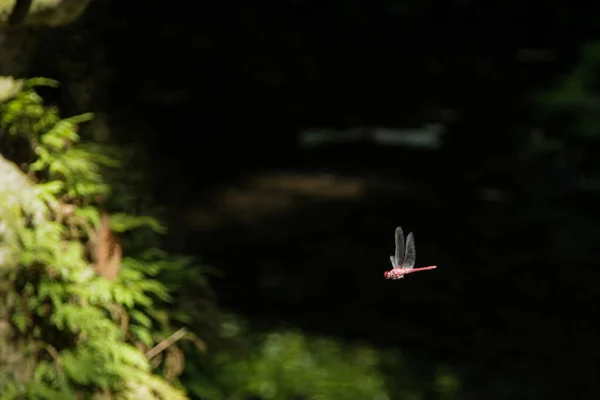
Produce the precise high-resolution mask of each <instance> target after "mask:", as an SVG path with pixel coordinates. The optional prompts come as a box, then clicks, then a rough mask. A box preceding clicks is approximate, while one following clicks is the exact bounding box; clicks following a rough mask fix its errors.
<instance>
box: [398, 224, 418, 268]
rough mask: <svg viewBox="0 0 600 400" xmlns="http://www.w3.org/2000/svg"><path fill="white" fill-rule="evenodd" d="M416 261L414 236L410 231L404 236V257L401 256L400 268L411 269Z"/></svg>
mask: <svg viewBox="0 0 600 400" xmlns="http://www.w3.org/2000/svg"><path fill="white" fill-rule="evenodd" d="M416 261H417V253H416V250H415V237H414V235H413V234H412V232H411V233H409V234H408V236H407V237H406V248H405V250H404V257H403V258H402V264H401V265H402V268H404V269H413V267H414V266H415V262H416Z"/></svg>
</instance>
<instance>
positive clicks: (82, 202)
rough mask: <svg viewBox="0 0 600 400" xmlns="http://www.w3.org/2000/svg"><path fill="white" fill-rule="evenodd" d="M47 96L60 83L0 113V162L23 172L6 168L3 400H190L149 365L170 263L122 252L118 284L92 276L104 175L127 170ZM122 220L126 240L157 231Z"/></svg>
mask: <svg viewBox="0 0 600 400" xmlns="http://www.w3.org/2000/svg"><path fill="white" fill-rule="evenodd" d="M39 85H48V86H56V82H53V81H50V80H45V79H32V80H29V81H25V82H24V83H23V90H22V91H21V92H19V93H17V94H16V95H15V96H13V97H12V98H11V99H10V100H8V101H6V102H5V103H3V104H2V105H1V106H0V129H1V130H0V143H1V148H2V149H3V156H4V157H8V158H10V160H11V161H13V162H14V163H16V164H17V165H19V166H21V168H22V169H23V171H21V170H20V169H19V168H18V167H17V165H15V164H13V163H12V162H11V161H9V160H8V159H7V158H4V157H3V158H2V159H1V160H0V165H1V166H2V167H1V169H2V171H3V173H2V175H0V208H1V213H0V214H1V215H2V220H1V222H0V226H1V231H0V233H1V238H2V240H1V242H0V249H1V250H0V251H1V252H0V273H1V274H2V279H1V284H0V295H1V296H2V302H1V306H0V324H1V326H2V330H1V335H0V363H2V366H1V367H0V371H1V372H0V391H1V392H2V393H3V398H7V399H10V398H22V397H23V396H25V397H27V398H36V399H56V398H61V399H69V398H80V396H82V395H83V394H86V395H91V394H93V395H94V398H140V396H142V397H144V398H148V399H152V398H157V399H158V398H162V399H178V398H185V396H184V394H183V392H182V391H181V390H179V389H177V388H176V387H175V386H173V385H172V384H170V383H169V382H168V381H166V380H165V379H163V378H161V377H160V376H158V375H155V374H153V373H152V372H151V362H150V361H152V360H148V359H147V358H146V355H145V352H146V351H147V350H148V349H150V348H151V347H153V346H154V345H156V344H157V343H158V342H160V341H161V340H162V339H164V338H165V337H166V336H167V334H168V332H170V331H171V330H172V329H170V319H169V317H168V313H167V311H166V308H165V306H166V304H167V303H168V301H169V300H170V296H169V294H168V292H167V289H166V288H165V286H164V285H163V284H161V283H160V282H159V281H158V280H156V279H155V278H154V276H155V275H156V274H158V273H159V272H160V270H161V267H162V264H161V262H162V261H164V260H165V259H166V258H168V256H167V255H166V254H164V253H153V252H152V249H147V248H145V246H143V245H141V246H140V245H137V246H135V245H133V246H132V245H131V244H130V243H128V242H127V240H124V243H123V246H124V248H125V253H126V254H128V257H125V259H124V260H123V262H122V265H121V274H120V276H119V277H118V279H117V280H116V281H114V282H111V281H108V280H106V279H104V278H100V277H97V276H96V275H95V274H94V272H93V269H92V267H91V266H90V261H89V255H88V249H87V247H88V246H89V243H90V241H91V242H93V240H94V234H95V229H96V227H97V225H98V222H99V220H100V211H99V210H98V208H97V206H94V205H93V203H92V199H93V198H94V197H95V196H98V195H101V196H107V195H109V194H110V184H109V183H108V182H106V181H104V178H103V174H102V170H103V169H105V168H114V167H117V166H118V165H119V160H118V158H112V157H110V156H109V155H110V154H115V151H112V150H111V149H110V148H104V149H103V148H100V147H97V146H95V147H90V146H86V145H85V144H84V143H81V142H80V137H79V135H78V133H77V130H78V125H79V123H81V122H83V121H86V120H89V119H90V118H91V115H82V116H76V117H71V118H61V117H60V116H59V112H58V110H57V109H56V108H55V107H49V106H46V105H44V102H43V100H42V98H41V97H40V96H39V95H38V94H37V93H36V91H35V87H36V86H39ZM115 220H116V224H117V226H118V228H119V231H127V230H131V229H135V228H138V227H140V226H149V227H151V228H159V226H160V225H159V224H158V222H156V221H154V220H152V219H150V218H149V217H141V218H137V217H134V216H132V215H121V216H120V217H118V218H116V219H115ZM159 230H160V229H159ZM192 336H193V335H192ZM171 351H172V350H171ZM181 362H182V361H180V363H181ZM174 368H175V369H176V368H177V366H176V365H175V366H173V365H171V369H174ZM168 369H169V367H165V368H164V370H165V371H166V372H168Z"/></svg>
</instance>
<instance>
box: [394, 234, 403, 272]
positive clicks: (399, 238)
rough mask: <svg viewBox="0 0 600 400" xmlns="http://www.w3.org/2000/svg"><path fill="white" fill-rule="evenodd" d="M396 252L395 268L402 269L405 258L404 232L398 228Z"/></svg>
mask: <svg viewBox="0 0 600 400" xmlns="http://www.w3.org/2000/svg"><path fill="white" fill-rule="evenodd" d="M395 236H396V252H395V253H394V268H400V265H401V264H402V259H403V258H404V232H402V228H400V227H397V228H396V235H395Z"/></svg>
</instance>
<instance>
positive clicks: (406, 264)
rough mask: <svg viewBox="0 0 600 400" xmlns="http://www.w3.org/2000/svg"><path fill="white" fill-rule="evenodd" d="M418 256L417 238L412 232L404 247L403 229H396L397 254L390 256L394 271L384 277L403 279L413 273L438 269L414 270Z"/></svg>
mask: <svg viewBox="0 0 600 400" xmlns="http://www.w3.org/2000/svg"><path fill="white" fill-rule="evenodd" d="M416 259H417V255H416V252H415V237H414V236H413V234H412V232H411V233H409V234H408V236H407V237H406V245H404V232H402V228H400V227H397V228H396V253H395V254H394V255H393V256H390V261H391V262H392V267H393V268H392V269H391V270H389V271H385V272H384V273H383V276H384V278H385V279H402V278H404V275H407V274H412V273H413V272H419V271H429V270H431V269H436V268H437V265H432V266H430V267H422V268H414V266H415V261H416Z"/></svg>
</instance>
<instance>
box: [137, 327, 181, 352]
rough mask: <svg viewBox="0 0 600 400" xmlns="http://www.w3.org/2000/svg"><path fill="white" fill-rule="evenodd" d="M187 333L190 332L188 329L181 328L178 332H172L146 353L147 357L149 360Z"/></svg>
mask: <svg viewBox="0 0 600 400" xmlns="http://www.w3.org/2000/svg"><path fill="white" fill-rule="evenodd" d="M186 333H188V332H187V329H185V328H181V329H179V330H178V331H177V332H175V333H174V334H172V335H171V336H169V337H168V338H166V339H165V340H163V341H162V342H160V343H159V344H157V345H156V346H154V347H153V348H151V349H150V350H148V352H147V353H146V358H147V359H148V360H150V359H152V358H153V357H154V356H156V355H157V354H158V353H160V352H161V351H163V350H164V349H166V348H167V347H169V346H171V345H172V344H173V343H175V342H176V341H178V340H179V339H181V338H182V337H184V336H185V334H186Z"/></svg>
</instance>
